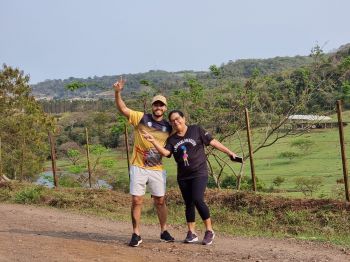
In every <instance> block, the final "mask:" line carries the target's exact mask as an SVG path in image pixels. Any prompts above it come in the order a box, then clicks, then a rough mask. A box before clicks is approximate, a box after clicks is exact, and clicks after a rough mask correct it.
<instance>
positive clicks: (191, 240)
mask: <svg viewBox="0 0 350 262" xmlns="http://www.w3.org/2000/svg"><path fill="white" fill-rule="evenodd" d="M197 241H198V236H197V235H196V234H193V233H192V232H191V231H188V232H187V236H186V238H185V240H184V242H185V243H194V242H197Z"/></svg>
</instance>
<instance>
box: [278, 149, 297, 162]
mask: <svg viewBox="0 0 350 262" xmlns="http://www.w3.org/2000/svg"><path fill="white" fill-rule="evenodd" d="M297 156H299V154H298V153H295V152H292V151H285V152H282V153H280V154H279V155H278V157H279V158H288V159H289V161H292V159H293V158H296V157H297Z"/></svg>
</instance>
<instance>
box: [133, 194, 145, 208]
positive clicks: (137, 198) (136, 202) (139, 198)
mask: <svg viewBox="0 0 350 262" xmlns="http://www.w3.org/2000/svg"><path fill="white" fill-rule="evenodd" d="M131 201H132V206H140V205H142V203H143V196H132V200H131Z"/></svg>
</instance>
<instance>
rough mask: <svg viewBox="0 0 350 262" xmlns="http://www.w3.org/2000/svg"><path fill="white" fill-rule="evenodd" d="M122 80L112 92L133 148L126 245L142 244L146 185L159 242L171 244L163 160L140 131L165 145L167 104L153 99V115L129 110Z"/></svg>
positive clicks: (168, 131)
mask: <svg viewBox="0 0 350 262" xmlns="http://www.w3.org/2000/svg"><path fill="white" fill-rule="evenodd" d="M124 84H125V80H123V79H122V78H120V80H119V81H117V82H116V83H115V84H114V85H113V87H114V90H115V103H116V106H117V108H118V110H119V111H120V112H121V113H122V114H123V115H124V116H126V117H127V118H128V120H129V123H130V124H131V125H133V126H134V148H133V154H132V158H131V161H130V162H131V166H130V194H131V196H132V205H131V218H132V226H133V234H132V236H131V240H130V243H129V245H130V246H132V247H137V246H138V245H139V244H140V243H142V239H141V236H140V220H141V209H142V203H143V196H144V195H145V192H146V185H148V189H149V191H150V193H151V194H152V197H153V201H154V205H155V207H156V209H157V215H158V219H159V223H160V229H161V234H160V240H161V241H165V242H173V241H174V238H173V237H172V236H171V235H170V234H169V232H168V231H167V228H166V220H167V212H168V211H167V207H166V204H165V199H164V195H165V186H166V176H165V171H164V170H163V165H162V157H161V155H160V154H159V153H158V151H157V150H156V149H155V148H154V146H153V145H152V144H151V143H150V142H148V141H147V140H146V139H145V138H144V137H143V136H142V131H147V132H149V133H151V134H152V135H153V136H154V137H155V138H156V139H157V141H159V143H160V144H165V141H166V139H167V138H168V136H169V134H170V132H171V126H170V124H169V123H168V122H167V121H166V120H164V119H163V115H164V113H165V111H166V110H167V101H166V98H165V97H164V96H161V95H157V96H155V97H154V98H153V99H152V114H145V113H143V112H138V111H134V110H131V109H129V108H128V107H127V106H126V105H125V103H124V101H123V99H122V97H121V92H122V90H123V87H124Z"/></svg>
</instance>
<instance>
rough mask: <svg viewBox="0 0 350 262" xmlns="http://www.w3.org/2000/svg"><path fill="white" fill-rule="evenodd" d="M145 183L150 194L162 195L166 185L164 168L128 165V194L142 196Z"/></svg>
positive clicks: (144, 190)
mask: <svg viewBox="0 0 350 262" xmlns="http://www.w3.org/2000/svg"><path fill="white" fill-rule="evenodd" d="M146 185H147V187H148V191H149V192H150V193H151V195H152V196H158V197H161V196H164V195H165V187H166V172H165V170H149V169H144V168H141V167H138V166H131V167H130V194H131V195H133V196H143V195H144V194H145V193H146Z"/></svg>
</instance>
